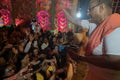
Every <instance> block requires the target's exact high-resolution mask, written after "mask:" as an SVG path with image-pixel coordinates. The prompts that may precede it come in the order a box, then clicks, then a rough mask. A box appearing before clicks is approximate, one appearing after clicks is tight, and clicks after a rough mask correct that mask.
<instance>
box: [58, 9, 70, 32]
mask: <svg viewBox="0 0 120 80" xmlns="http://www.w3.org/2000/svg"><path fill="white" fill-rule="evenodd" d="M57 23H58V31H60V32H66V31H67V24H68V21H67V18H66V17H65V14H64V12H63V11H60V12H58V14H57Z"/></svg>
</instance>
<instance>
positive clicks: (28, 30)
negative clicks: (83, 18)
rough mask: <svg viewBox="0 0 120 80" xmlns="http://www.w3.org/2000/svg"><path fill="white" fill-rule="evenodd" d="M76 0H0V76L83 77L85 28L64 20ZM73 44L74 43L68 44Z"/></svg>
mask: <svg viewBox="0 0 120 80" xmlns="http://www.w3.org/2000/svg"><path fill="white" fill-rule="evenodd" d="M61 3H62V4H63V7H64V8H65V9H67V10H68V12H70V13H71V15H73V16H74V14H75V13H76V12H77V10H78V8H77V7H78V4H79V0H0V80H2V79H4V80H84V78H85V76H86V74H87V71H88V68H87V63H85V62H76V61H74V60H72V59H71V58H70V57H69V56H68V55H67V53H69V52H71V53H78V55H82V56H84V53H85V50H84V46H85V44H86V43H87V41H88V37H87V31H88V30H87V29H84V30H83V31H80V30H79V26H76V25H74V24H72V23H71V22H70V21H68V19H67V17H66V16H65V13H64V12H63V11H62V9H61V7H60V4H61ZM71 45H74V46H71Z"/></svg>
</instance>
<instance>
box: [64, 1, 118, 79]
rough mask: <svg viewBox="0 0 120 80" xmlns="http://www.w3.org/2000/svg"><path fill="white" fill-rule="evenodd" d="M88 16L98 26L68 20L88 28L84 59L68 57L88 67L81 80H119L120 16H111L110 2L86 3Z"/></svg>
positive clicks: (74, 55) (73, 56) (72, 55)
mask: <svg viewBox="0 0 120 80" xmlns="http://www.w3.org/2000/svg"><path fill="white" fill-rule="evenodd" d="M63 10H64V9H63ZM64 11H65V10H64ZM89 14H90V15H91V17H92V20H93V21H94V22H95V23H96V24H97V25H98V26H95V25H94V24H93V23H90V22H88V21H80V22H79V23H77V21H72V22H73V23H75V24H77V25H80V26H81V27H82V28H84V27H85V28H88V29H89V41H88V44H87V47H86V56H84V57H83V56H79V55H76V54H70V56H71V58H73V59H74V60H81V61H86V62H87V63H88V64H89V71H88V74H87V76H86V79H85V80H120V77H119V76H120V46H119V45H120V36H119V34H120V15H119V14H112V6H111V2H110V0H90V3H89ZM72 20H73V19H72Z"/></svg>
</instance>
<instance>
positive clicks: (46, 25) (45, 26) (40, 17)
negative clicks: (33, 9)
mask: <svg viewBox="0 0 120 80" xmlns="http://www.w3.org/2000/svg"><path fill="white" fill-rule="evenodd" d="M37 22H38V23H39V24H40V27H41V29H42V30H43V31H47V30H50V20H49V14H48V13H47V12H46V11H45V10H41V11H39V12H38V13H37Z"/></svg>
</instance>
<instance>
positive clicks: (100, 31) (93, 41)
mask: <svg viewBox="0 0 120 80" xmlns="http://www.w3.org/2000/svg"><path fill="white" fill-rule="evenodd" d="M118 27H120V15H119V14H117V13H115V14H112V15H111V16H109V17H108V18H107V19H105V20H104V21H103V22H102V23H101V24H100V25H99V26H98V27H97V28H96V29H95V30H94V32H93V33H92V35H91V36H90V38H89V40H88V44H87V46H86V55H92V52H93V50H94V49H95V48H96V47H97V46H98V45H99V44H100V43H101V41H102V39H103V38H104V37H105V36H106V35H108V34H110V33H111V32H112V31H114V29H116V28H118Z"/></svg>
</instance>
